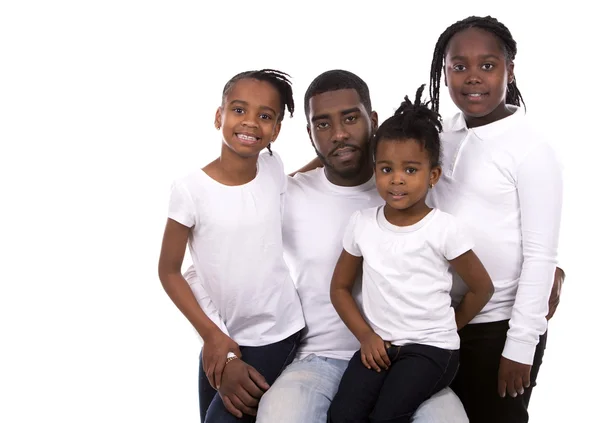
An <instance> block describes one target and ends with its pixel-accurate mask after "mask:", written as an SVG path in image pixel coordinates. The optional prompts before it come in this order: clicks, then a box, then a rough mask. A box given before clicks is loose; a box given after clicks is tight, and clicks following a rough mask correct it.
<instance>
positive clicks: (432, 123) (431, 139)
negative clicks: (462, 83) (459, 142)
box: [371, 84, 442, 168]
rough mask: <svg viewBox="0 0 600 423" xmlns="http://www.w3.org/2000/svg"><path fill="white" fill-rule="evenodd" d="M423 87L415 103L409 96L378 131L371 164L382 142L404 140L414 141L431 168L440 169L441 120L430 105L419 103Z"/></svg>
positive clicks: (428, 103) (373, 144)
mask: <svg viewBox="0 0 600 423" xmlns="http://www.w3.org/2000/svg"><path fill="white" fill-rule="evenodd" d="M424 89H425V84H423V85H421V86H420V87H419V89H418V90H417V94H416V96H415V101H414V103H412V102H411V101H410V100H409V99H408V96H405V97H404V101H403V102H402V104H401V105H400V108H398V110H396V112H395V113H394V115H393V116H392V117H390V118H388V119H387V120H386V121H385V122H383V123H382V124H381V126H380V127H379V128H378V129H377V132H376V133H375V137H374V138H373V142H372V144H371V145H372V148H371V150H372V153H373V162H375V155H376V154H377V145H378V144H379V142H380V141H382V140H388V141H404V140H409V139H410V140H415V141H416V142H418V143H419V144H421V146H423V148H424V149H425V150H426V151H427V153H428V154H429V163H430V165H431V167H432V168H433V167H437V166H440V132H441V131H442V121H441V118H440V115H439V114H438V113H437V112H436V111H434V110H433V109H432V108H431V107H429V105H430V104H431V103H430V102H426V103H425V102H422V101H421V96H422V95H423V90H424Z"/></svg>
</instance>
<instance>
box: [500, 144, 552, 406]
mask: <svg viewBox="0 0 600 423" xmlns="http://www.w3.org/2000/svg"><path fill="white" fill-rule="evenodd" d="M514 177H515V180H516V186H517V194H518V197H519V204H520V209H521V210H520V211H521V237H522V245H523V264H522V267H521V275H520V278H519V284H518V288H517V294H516V297H515V303H514V306H513V309H512V315H511V318H510V322H509V330H508V333H507V336H506V343H505V345H504V351H503V352H502V359H501V360H500V370H499V372H498V393H499V394H500V396H504V395H505V394H506V392H508V394H509V395H511V396H513V397H514V396H516V395H517V394H522V393H523V392H524V388H527V387H528V386H529V385H530V371H531V365H532V364H533V357H534V354H535V350H536V346H537V344H538V342H539V337H540V336H541V335H543V334H544V333H545V332H546V329H547V320H546V316H547V314H548V299H549V297H550V293H551V290H552V285H553V282H554V279H555V275H556V266H557V249H558V238H559V231H560V220H561V211H562V194H563V181H562V169H561V166H560V164H559V161H558V158H557V157H556V154H555V152H554V150H553V149H552V147H551V146H550V145H549V144H546V143H540V144H538V145H537V146H536V147H535V148H533V149H532V150H531V151H529V152H528V154H527V156H526V157H525V158H524V159H523V160H522V162H521V163H520V164H519V165H518V168H517V171H516V174H515V175H514Z"/></svg>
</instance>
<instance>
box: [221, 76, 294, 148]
mask: <svg viewBox="0 0 600 423" xmlns="http://www.w3.org/2000/svg"><path fill="white" fill-rule="evenodd" d="M242 79H256V80H258V81H265V82H268V83H269V84H271V85H272V86H273V87H274V88H275V89H276V90H277V92H278V93H279V98H280V109H281V110H280V113H279V116H278V118H277V120H278V122H281V121H282V120H283V118H284V116H285V109H286V108H287V110H288V112H289V113H290V117H292V116H294V97H293V94H292V83H291V81H290V75H288V74H287V73H285V72H281V71H278V70H275V69H261V70H253V71H246V72H242V73H238V74H237V75H235V76H234V77H233V78H231V79H230V80H229V81H227V83H226V84H225V87H224V88H223V96H222V98H221V103H222V104H224V103H225V98H226V97H227V94H229V93H230V91H231V90H232V89H233V86H234V85H235V83H236V82H238V81H240V80H242ZM267 149H268V150H269V153H270V154H271V155H273V152H272V151H271V144H269V145H268V146H267Z"/></svg>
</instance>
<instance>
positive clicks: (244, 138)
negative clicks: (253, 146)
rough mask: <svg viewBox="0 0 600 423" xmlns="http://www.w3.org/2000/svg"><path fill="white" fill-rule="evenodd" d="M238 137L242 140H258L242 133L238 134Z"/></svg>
mask: <svg viewBox="0 0 600 423" xmlns="http://www.w3.org/2000/svg"><path fill="white" fill-rule="evenodd" d="M238 138H239V139H241V140H244V141H258V138H256V137H251V136H248V135H244V134H238Z"/></svg>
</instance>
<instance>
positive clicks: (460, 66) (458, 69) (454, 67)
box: [452, 65, 467, 72]
mask: <svg viewBox="0 0 600 423" xmlns="http://www.w3.org/2000/svg"><path fill="white" fill-rule="evenodd" d="M452 69H454V70H455V71H458V72H462V71H464V70H465V69H467V68H466V66H465V65H454V66H452Z"/></svg>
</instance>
